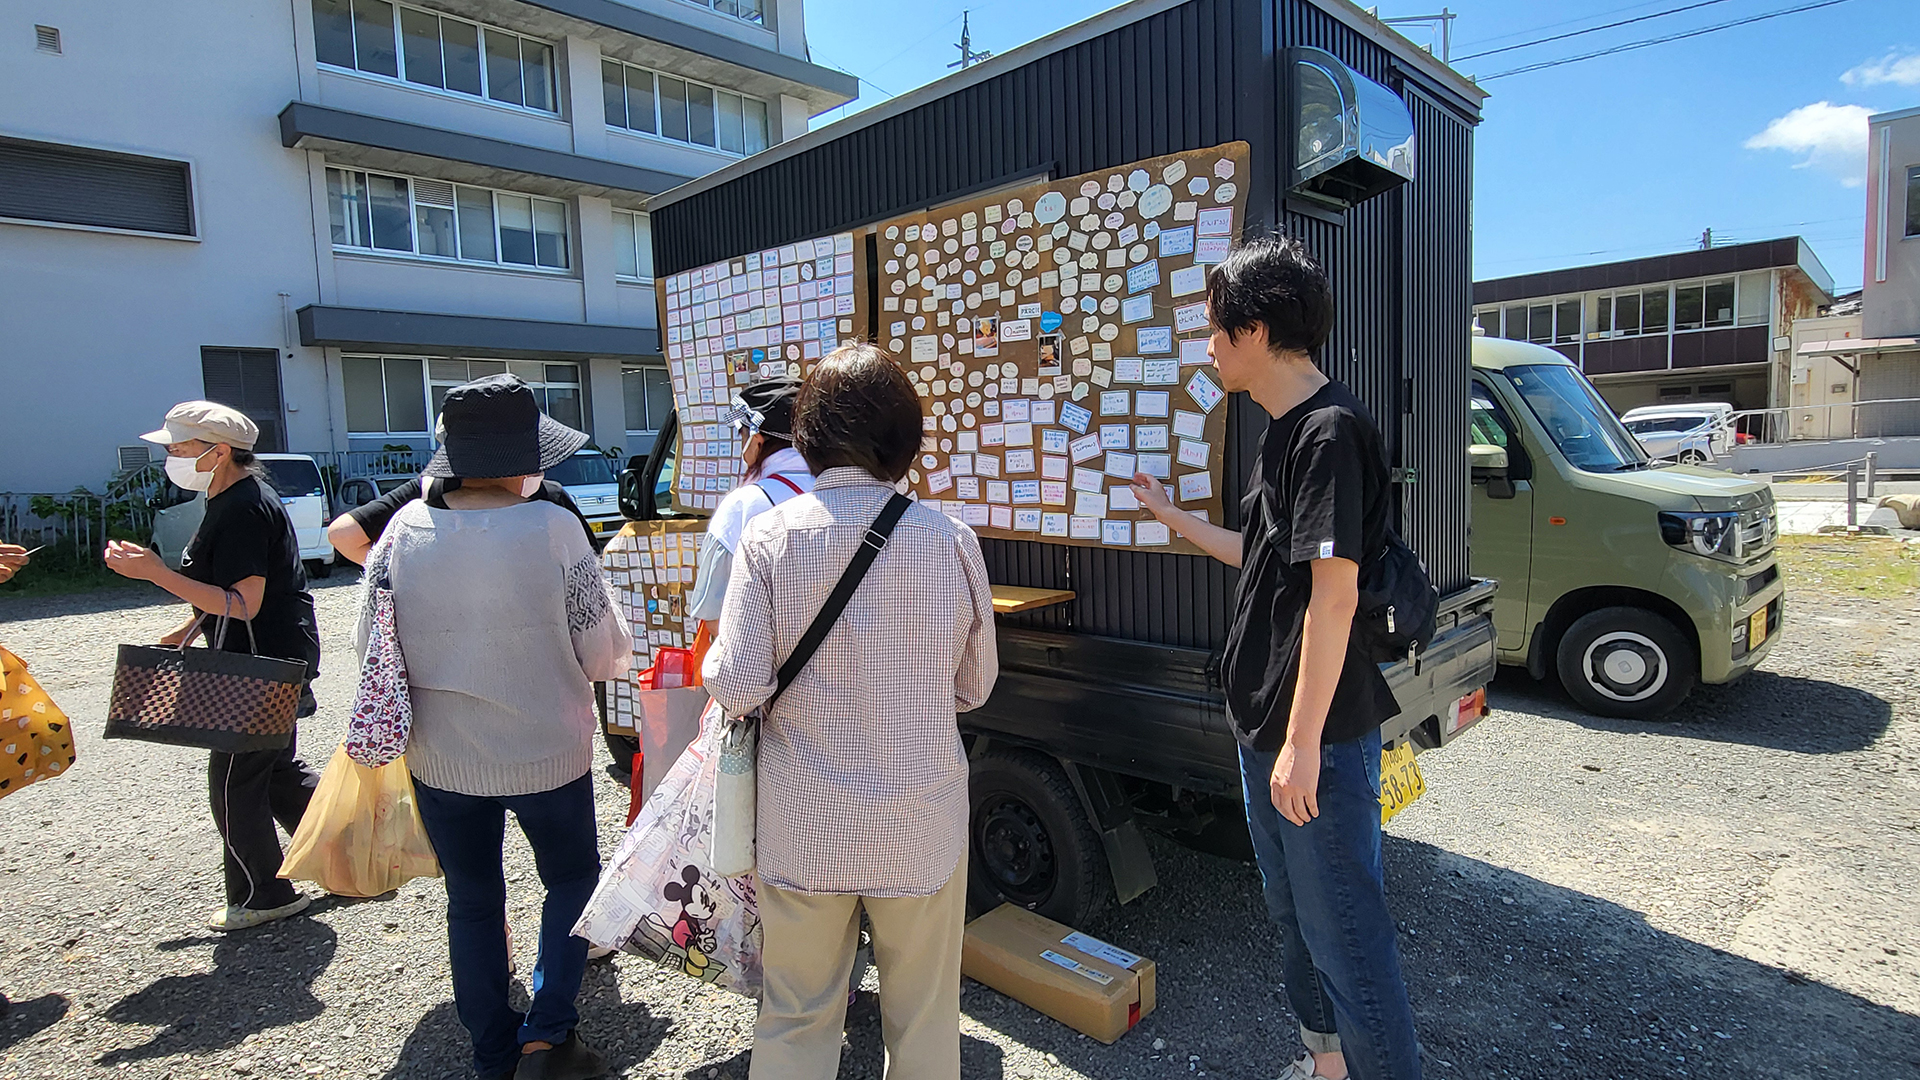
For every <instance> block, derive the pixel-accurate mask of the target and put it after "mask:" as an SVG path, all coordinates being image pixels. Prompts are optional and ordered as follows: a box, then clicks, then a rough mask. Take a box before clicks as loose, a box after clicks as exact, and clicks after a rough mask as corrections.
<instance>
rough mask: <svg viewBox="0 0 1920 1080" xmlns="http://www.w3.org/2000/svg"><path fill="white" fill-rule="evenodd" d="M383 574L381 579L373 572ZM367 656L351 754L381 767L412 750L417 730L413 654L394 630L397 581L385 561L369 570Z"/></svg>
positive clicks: (351, 727)
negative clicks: (411, 688)
mask: <svg viewBox="0 0 1920 1080" xmlns="http://www.w3.org/2000/svg"><path fill="white" fill-rule="evenodd" d="M376 572H377V573H378V575H379V576H378V577H377V578H375V577H372V576H371V575H373V574H375V573H376ZM368 574H369V579H368V582H367V596H366V605H367V609H368V614H369V615H370V616H371V618H370V619H369V620H368V622H369V629H368V633H367V655H366V657H365V658H364V659H363V660H361V662H360V689H359V690H357V691H355V692H354V695H353V717H352V718H351V719H349V720H348V721H347V741H346V751H347V756H348V757H350V758H352V759H353V760H354V761H356V762H358V763H359V764H361V765H365V766H366V767H367V768H369V769H377V768H379V767H380V766H382V765H385V764H387V763H388V762H390V761H393V760H394V759H395V758H397V757H399V756H400V755H401V754H404V753H406V752H407V737H408V736H409V735H410V734H411V733H412V731H413V699H412V697H411V696H409V694H408V693H407V658H406V657H405V656H403V655H401V653H400V637H399V635H398V634H397V633H395V632H394V620H393V583H392V579H390V578H389V577H388V576H387V573H386V567H385V565H384V563H383V564H382V565H380V566H379V567H377V568H375V567H369V568H368Z"/></svg>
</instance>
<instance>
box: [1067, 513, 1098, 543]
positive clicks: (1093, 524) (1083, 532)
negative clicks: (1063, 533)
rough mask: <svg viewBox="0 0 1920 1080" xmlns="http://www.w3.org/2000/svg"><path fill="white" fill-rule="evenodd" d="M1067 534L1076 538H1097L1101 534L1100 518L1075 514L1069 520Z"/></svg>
mask: <svg viewBox="0 0 1920 1080" xmlns="http://www.w3.org/2000/svg"><path fill="white" fill-rule="evenodd" d="M1067 535H1068V536H1069V537H1071V538H1072V539H1075V540H1095V539H1098V538H1099V536H1100V519H1099V518H1097V517H1090V516H1088V517H1083V516H1079V515H1075V516H1074V517H1073V518H1072V519H1070V520H1069V521H1068V522H1067Z"/></svg>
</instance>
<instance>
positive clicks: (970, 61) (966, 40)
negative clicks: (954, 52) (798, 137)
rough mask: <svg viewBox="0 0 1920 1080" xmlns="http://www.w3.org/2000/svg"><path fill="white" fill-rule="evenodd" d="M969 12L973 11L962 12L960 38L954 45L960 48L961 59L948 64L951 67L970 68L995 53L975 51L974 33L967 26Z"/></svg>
mask: <svg viewBox="0 0 1920 1080" xmlns="http://www.w3.org/2000/svg"><path fill="white" fill-rule="evenodd" d="M969 14H971V13H970V12H968V11H965V10H963V11H961V12H960V40H959V41H957V42H955V43H954V46H953V47H954V48H956V49H959V50H960V59H958V60H955V61H954V62H953V63H951V64H948V65H947V66H948V67H950V68H969V67H972V66H973V65H975V64H977V63H979V62H980V61H982V60H985V59H987V58H988V57H990V56H992V55H993V53H991V52H974V51H973V34H972V33H971V31H970V30H969V29H968V26H967V21H968V18H967V17H968V15H969Z"/></svg>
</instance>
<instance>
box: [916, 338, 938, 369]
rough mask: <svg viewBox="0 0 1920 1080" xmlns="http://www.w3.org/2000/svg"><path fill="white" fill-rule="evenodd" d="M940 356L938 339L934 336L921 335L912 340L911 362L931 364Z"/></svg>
mask: <svg viewBox="0 0 1920 1080" xmlns="http://www.w3.org/2000/svg"><path fill="white" fill-rule="evenodd" d="M939 356H940V338H939V337H938V336H936V335H934V334H922V335H920V336H918V337H915V338H914V339H913V362H914V363H916V364H931V363H933V362H934V360H936V359H938V358H939Z"/></svg>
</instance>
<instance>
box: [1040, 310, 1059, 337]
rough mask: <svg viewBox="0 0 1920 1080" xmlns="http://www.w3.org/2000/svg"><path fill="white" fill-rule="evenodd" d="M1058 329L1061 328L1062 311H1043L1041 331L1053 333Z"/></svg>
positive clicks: (1041, 314)
mask: <svg viewBox="0 0 1920 1080" xmlns="http://www.w3.org/2000/svg"><path fill="white" fill-rule="evenodd" d="M1058 329H1060V313H1059V312H1057V311H1043V312H1041V313H1040V332H1041V333H1043V334H1051V333H1053V332H1054V331H1055V330H1058Z"/></svg>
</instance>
